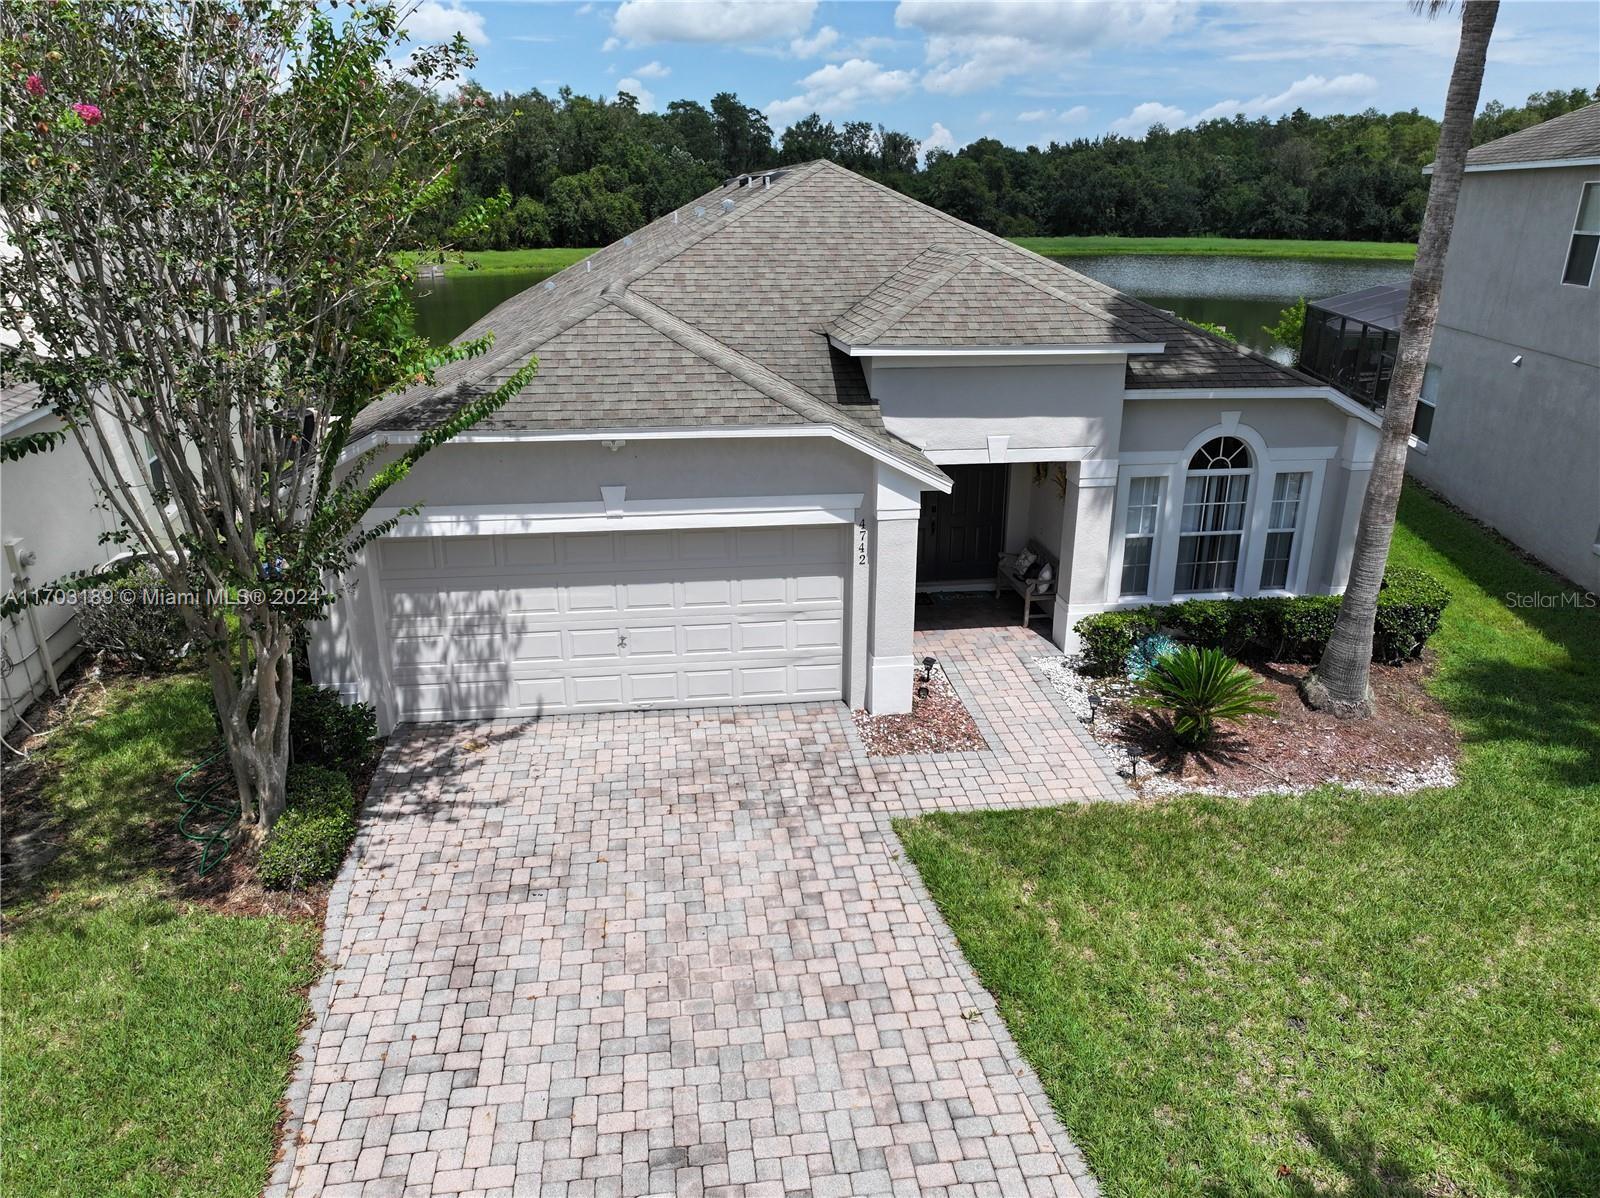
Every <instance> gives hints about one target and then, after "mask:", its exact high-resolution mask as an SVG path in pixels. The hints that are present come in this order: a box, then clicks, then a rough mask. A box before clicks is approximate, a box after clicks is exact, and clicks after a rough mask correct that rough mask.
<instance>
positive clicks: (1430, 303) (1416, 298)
mask: <svg viewBox="0 0 1600 1198" xmlns="http://www.w3.org/2000/svg"><path fill="white" fill-rule="evenodd" d="M1416 7H1419V8H1423V9H1425V10H1426V12H1427V14H1428V15H1429V16H1430V17H1431V16H1435V15H1437V14H1438V13H1439V12H1440V11H1441V10H1444V9H1448V8H1449V7H1451V6H1450V5H1448V4H1446V3H1443V2H1442V0H1427V2H1425V3H1422V4H1419V5H1417V6H1416ZM1499 8H1500V5H1499V4H1498V2H1497V0H1467V3H1466V4H1464V5H1463V6H1462V12H1461V42H1460V45H1459V47H1458V48H1457V50H1456V61H1455V67H1454V68H1453V70H1452V71H1451V74H1450V85H1449V88H1448V90H1447V91H1446V93H1445V101H1444V120H1443V121H1442V122H1441V124H1440V127H1439V151H1438V154H1437V155H1436V156H1435V158H1434V165H1433V178H1432V179H1431V180H1430V181H1429V185H1428V206H1427V209H1426V210H1425V211H1424V213H1423V217H1422V234H1421V236H1420V237H1419V239H1418V241H1417V262H1416V266H1415V268H1414V269H1413V270H1412V272H1411V287H1410V290H1409V291H1408V292H1407V293H1406V307H1405V313H1404V315H1403V316H1402V317H1401V321H1400V351H1399V355H1398V357H1397V360H1396V361H1395V366H1394V376H1393V379H1392V381H1391V382H1390V384H1389V399H1388V402H1387V404H1386V405H1385V407H1384V412H1383V428H1382V430H1381V432H1380V433H1379V435H1378V448H1377V450H1376V452H1375V453H1374V454H1373V461H1372V474H1371V476H1370V478H1369V479H1368V482H1367V491H1366V495H1365V496H1364V497H1363V499H1362V503H1361V521H1360V524H1359V525H1358V526H1357V529H1356V543H1355V549H1354V550H1353V551H1352V553H1351V558H1350V579H1349V582H1348V583H1347V584H1346V586H1345V591H1344V598H1343V599H1342V600H1341V601H1340V603H1339V614H1338V616H1337V618H1336V619H1335V620H1334V624H1333V632H1332V634H1331V635H1330V636H1329V638H1328V644H1327V647H1326V648H1325V649H1324V650H1323V653H1322V660H1321V661H1320V662H1318V664H1317V667H1316V668H1315V669H1314V670H1312V671H1311V673H1310V674H1308V675H1307V676H1306V678H1305V680H1304V681H1303V682H1302V684H1301V688H1300V689H1301V693H1302V694H1303V695H1304V697H1305V700H1306V702H1307V703H1309V704H1310V705H1311V706H1312V707H1316V708H1320V709H1323V710H1327V711H1331V712H1333V713H1334V714H1336V715H1339V716H1345V717H1350V718H1362V717H1367V716H1370V715H1372V714H1373V711H1374V705H1373V700H1372V686H1371V680H1370V675H1371V671H1372V638H1373V633H1374V629H1375V627H1376V624H1377V618H1378V591H1379V589H1380V588H1381V587H1382V586H1383V570H1384V565H1385V563H1386V562H1387V561H1388V560H1389V543H1390V541H1392V540H1393V539H1394V522H1395V516H1396V514H1397V513H1398V511H1399V509H1400V488H1401V485H1402V484H1403V483H1404V482H1405V473H1406V449H1407V445H1408V443H1409V438H1410V435H1411V425H1412V422H1413V421H1414V420H1415V419H1416V414H1417V397H1418V396H1419V395H1420V394H1421V393H1422V374H1423V370H1424V369H1425V368H1426V366H1427V363H1428V350H1429V349H1430V347H1431V346H1432V345H1433V326H1434V323H1435V322H1436V321H1437V320H1438V316H1439V291H1440V288H1441V287H1442V286H1443V283H1444V260H1445V254H1446V253H1447V252H1448V251H1449V249H1450V234H1451V232H1452V231H1453V230H1454V229H1455V224H1456V201H1457V200H1458V199H1459V198H1460V196H1461V177H1462V174H1463V172H1464V171H1465V170H1466V165H1467V151H1468V150H1469V149H1471V148H1472V121H1473V113H1474V112H1476V111H1477V108H1478V93H1479V91H1480V90H1481V89H1482V86H1483V66H1484V61H1485V59H1486V58H1487V57H1488V54H1489V37H1490V35H1491V34H1492V33H1493V32H1494V21H1495V16H1496V15H1497V14H1498V12H1499Z"/></svg>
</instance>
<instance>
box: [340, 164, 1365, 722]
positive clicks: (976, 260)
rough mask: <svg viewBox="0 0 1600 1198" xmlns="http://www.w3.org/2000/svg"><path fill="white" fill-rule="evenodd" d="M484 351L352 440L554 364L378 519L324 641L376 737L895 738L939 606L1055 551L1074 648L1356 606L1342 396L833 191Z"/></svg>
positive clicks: (557, 312)
mask: <svg viewBox="0 0 1600 1198" xmlns="http://www.w3.org/2000/svg"><path fill="white" fill-rule="evenodd" d="M486 330H493V331H494V333H495V335H496V339H495V343H494V347H493V349H492V350H491V351H490V352H489V353H488V354H486V355H484V356H483V357H480V358H477V359H474V360H471V361H468V362H462V363H457V364H454V365H452V366H450V367H448V368H446V369H445V370H443V371H441V373H440V376H439V381H438V383H437V385H432V386H427V387H420V388H415V389H412V390H411V391H409V392H406V393H404V394H402V395H398V396H394V397H391V398H389V399H386V400H384V401H382V402H379V403H377V404H375V405H373V406H371V407H369V408H367V409H366V410H365V411H363V412H362V413H361V414H360V416H359V417H358V418H357V419H356V422H355V426H354V429H353V435H352V437H351V448H350V452H351V453H352V454H353V453H356V452H360V451H362V450H364V449H366V448H369V447H373V446H383V445H385V444H387V445H389V446H391V447H393V446H399V445H402V444H405V443H407V442H409V441H414V440H415V439H416V438H417V436H418V435H419V433H420V432H421V430H423V429H426V428H428V427H430V426H432V425H434V424H436V423H437V422H438V421H440V420H441V419H443V418H445V417H447V416H448V415H450V414H451V413H452V412H454V411H455V410H456V409H457V408H458V407H459V406H460V405H461V404H462V403H463V402H464V401H465V400H467V399H468V398H469V397H472V396H475V395H481V394H484V393H485V392H486V391H488V390H490V389H492V388H493V386H494V385H495V382H496V380H498V379H502V378H505V377H506V376H507V375H508V374H509V373H510V372H511V371H512V370H514V369H515V368H516V367H517V366H518V365H520V364H521V363H522V362H524V361H525V360H526V359H527V358H528V356H529V355H535V354H536V355H537V356H538V358H539V363H540V365H539V374H538V377H537V378H536V379H535V381H534V382H533V383H532V384H530V385H529V386H528V387H527V388H526V389H525V390H524V391H523V392H522V393H521V394H519V395H518V396H517V397H516V398H514V399H513V400H512V401H511V402H510V403H508V404H507V405H506V406H505V407H504V408H502V409H501V410H500V411H498V412H497V413H495V414H494V415H493V416H491V417H489V418H488V419H487V420H485V421H483V422H482V423H481V424H479V425H477V426H476V427H475V428H473V429H472V430H471V431H469V432H468V433H466V434H465V435H463V436H461V437H459V438H457V439H456V440H455V441H452V442H450V443H449V444H446V445H444V446H442V447H440V448H438V449H435V450H434V451H433V452H432V453H430V454H429V455H428V456H427V457H425V458H424V459H423V460H422V461H421V462H420V463H419V464H418V465H417V466H416V467H415V468H414V469H413V470H412V472H411V474H410V476H409V477H408V478H407V479H406V480H405V481H404V482H402V483H401V484H399V485H398V486H396V487H395V488H394V489H393V490H392V491H391V492H390V493H389V494H388V495H387V496H386V497H385V499H386V503H387V506H386V507H385V508H384V509H383V510H381V511H376V512H374V513H373V517H374V518H375V519H382V518H385V517H387V516H398V517H399V523H398V525H397V527H396V528H395V529H394V530H393V532H392V534H391V535H389V536H386V537H384V538H382V539H380V540H378V541H376V542H374V543H373V544H372V545H371V546H370V547H369V548H368V550H367V551H366V553H365V560H364V562H363V563H362V565H361V566H360V567H359V568H358V569H356V570H355V571H354V572H353V575H352V578H351V579H350V581H351V582H352V583H353V584H354V588H353V592H352V593H351V594H348V595H347V596H346V598H345V599H344V600H343V601H342V602H341V603H339V604H338V605H336V607H335V609H334V611H333V614H332V616H331V617H330V619H329V620H328V621H327V622H326V623H324V624H323V625H321V626H319V629H318V631H317V632H316V634H315V635H314V637H313V643H312V653H311V659H312V667H313V670H314V672H315V674H316V676H317V678H318V679H319V680H320V681H322V682H325V683H329V684H334V685H337V686H339V687H340V688H342V689H343V691H344V692H345V693H346V694H347V695H349V696H353V697H354V696H359V697H360V698H363V699H366V700H369V701H371V702H373V703H375V704H376V705H377V707H378V710H379V714H380V720H381V722H382V724H383V725H384V726H385V727H386V728H387V727H391V726H393V725H394V724H395V723H397V722H399V721H402V720H437V719H449V718H457V717H526V716H531V715H535V714H538V713H540V712H553V711H606V710H618V709H634V708H654V707H680V706H697V705H726V704H747V703H767V702H785V701H795V700H810V699H817V700H820V699H841V698H842V699H844V700H845V701H846V702H848V703H850V704H851V705H853V706H858V707H860V706H865V707H867V708H868V709H870V710H873V711H877V712H894V711H904V710H907V709H908V708H909V706H910V702H911V692H912V677H913V657H912V652H913V648H912V627H913V617H914V609H915V606H916V601H917V591H918V589H919V588H923V589H948V588H961V587H971V588H980V587H981V588H988V587H990V586H992V585H993V580H994V577H995V569H996V564H997V557H998V555H999V554H1000V553H1001V552H1002V551H1015V550H1018V549H1021V548H1023V547H1024V546H1025V545H1026V544H1027V543H1028V542H1030V541H1032V542H1034V543H1036V544H1037V545H1039V546H1040V547H1042V548H1043V549H1044V550H1045V551H1046V552H1047V553H1048V554H1049V555H1052V556H1053V557H1055V558H1056V559H1057V560H1058V562H1059V569H1060V580H1061V581H1060V586H1059V588H1058V594H1057V596H1056V597H1055V600H1054V607H1053V612H1052V613H1051V619H1052V624H1051V632H1052V635H1053V637H1054V639H1055V640H1056V642H1057V643H1058V644H1064V643H1066V642H1067V641H1068V640H1069V637H1070V635H1071V627H1072V624H1073V622H1074V621H1076V620H1077V619H1079V618H1080V617H1081V616H1083V615H1085V614H1087V613H1089V612H1095V611H1101V610H1104V609H1107V608H1112V607H1117V606H1123V605H1136V604H1140V603H1146V602H1151V601H1164V600H1168V599H1171V598H1174V597H1181V596H1186V595H1221V596H1243V595H1256V594H1263V593H1267V594H1276V593H1302V592H1304V593H1319V594H1320V593H1331V592H1337V591H1339V590H1340V589H1341V588H1342V586H1343V584H1344V581H1345V574H1346V570H1347V566H1348V561H1349V554H1350V548H1351V544H1352V540H1353V536H1354V530H1355V524H1356V519H1357V516H1358V513H1359V510H1360V505H1361V499H1362V495H1363V493H1364V489H1365V486H1366V481H1367V477H1368V473H1369V470H1370V467H1371V463H1372V453H1373V449H1374V447H1375V445H1376V442H1377V426H1378V420H1377V417H1376V416H1374V414H1373V413H1372V412H1371V411H1370V410H1369V409H1368V408H1366V407H1364V406H1362V405H1359V404H1356V403H1353V402H1352V401H1350V400H1349V399H1347V398H1346V397H1344V396H1342V395H1340V394H1339V393H1338V392H1337V391H1336V390H1334V389H1333V388H1331V387H1328V386H1326V385H1324V384H1322V383H1318V382H1316V381H1315V380H1312V379H1309V378H1307V377H1306V376H1303V375H1300V374H1297V373H1295V372H1293V371H1290V370H1287V369H1285V368H1283V367H1281V366H1278V365H1275V364H1274V363H1272V362H1271V361H1269V360H1267V359H1265V358H1263V357H1261V356H1259V355H1256V354H1253V353H1249V352H1247V351H1245V350H1242V349H1240V348H1238V347H1236V346H1233V345H1231V344H1229V343H1227V342H1225V341H1222V340H1220V339H1218V338H1215V337H1213V336H1211V335H1209V334H1207V333H1204V332H1201V331H1199V330H1197V329H1195V328H1194V327H1192V326H1190V325H1187V324H1184V323H1183V322H1181V321H1179V320H1176V319H1174V318H1173V317H1172V316H1171V315H1169V314H1167V313H1164V312H1161V311H1158V310H1156V309H1154V308H1151V307H1149V306H1147V305H1145V304H1142V303H1139V302H1137V301H1135V300H1133V299H1130V298H1129V297H1127V296H1125V295H1122V294H1120V293H1118V292H1116V291H1113V290H1112V289H1111V288H1109V287H1105V286H1103V285H1101V284H1099V283H1096V282H1094V281H1093V280H1090V279H1088V278H1085V277H1084V276H1082V275H1080V274H1077V273H1076V272H1074V271H1071V270H1068V269H1066V268H1064V267H1062V266H1060V265H1058V264H1056V263H1053V262H1050V261H1048V260H1047V259H1044V258H1041V257H1039V256H1038V255H1036V254H1033V253H1030V252H1028V251H1026V250H1023V249H1020V248H1018V247H1017V246H1014V245H1012V244H1010V243H1009V242H1006V241H1004V240H1002V239H1000V238H998V237H995V236H992V235H990V234H988V233H985V232H983V231H981V230H979V229H976V228H974V227H972V226H970V225H967V224H964V223H963V222H961V221H959V220H956V219H954V218H953V217H950V216H947V215H945V214H943V213H941V212H938V211H936V210H934V209H932V208H928V207H926V206H924V205H922V204H918V203H916V202H915V201H913V200H910V199H908V198H906V197H905V196H902V195H900V194H898V193H896V192H894V191H891V190H889V189H887V188H884V187H881V186H879V185H877V184H875V183H872V182H870V181H868V180H866V179H863V178H861V177H859V176H857V175H855V174H852V173H851V172H849V171H846V170H844V169H842V168H840V167H838V166H835V165H833V164H831V163H827V162H814V163H809V164H806V165H803V166H797V167H794V168H792V169H787V170H776V171H771V172H768V173H765V174H756V175H749V176H743V177H740V178H738V179H735V180H730V181H729V182H728V183H727V184H726V185H724V186H723V187H722V188H720V189H718V190H716V191H714V192H712V193H711V194H709V195H707V196H706V197H704V198H702V199H701V200H699V201H697V202H695V203H693V204H690V205H688V206H686V207H684V208H682V209H680V210H678V211H677V212H674V213H671V214H669V215H668V216H666V217H664V218H662V219H660V220H658V221H656V222H654V223H653V224H651V225H650V226H648V227H647V228H644V229H642V230H640V231H639V232H638V233H636V234H634V235H633V236H631V237H626V238H624V239H623V240H622V241H621V242H618V243H616V244H614V245H611V246H608V247H607V248H605V249H603V250H601V251H599V252H598V253H596V254H594V255H593V256H591V257H590V258H588V259H587V260H586V261H584V262H582V263H580V264H578V265H576V266H572V267H570V268H568V269H567V270H565V271H562V272H561V273H560V274H558V275H556V276H554V277H553V278H551V279H549V280H548V281H547V282H545V283H543V284H540V285H538V286H536V287H534V288H532V289H530V290H528V291H526V292H524V293H523V294H521V295H519V296H516V297H515V298H513V299H511V300H508V301H507V302H506V303H504V304H502V305H501V306H500V307H499V308H497V309H495V310H494V311H493V312H492V313H490V314H489V315H488V316H487V317H485V318H484V319H483V320H482V321H480V322H479V323H478V324H477V325H475V326H474V328H473V329H472V330H469V332H468V333H467V334H466V335H467V336H473V335H477V334H479V333H482V332H484V331H486ZM395 452H398V450H397V449H394V448H390V449H387V450H385V451H384V453H386V454H393V453H395ZM414 504H425V506H423V507H422V508H421V509H420V511H418V512H416V513H414V514H402V510H403V509H406V508H408V507H410V506H411V505H414ZM1021 606H1022V605H1021V601H1020V600H1018V601H1017V611H1018V614H1019V618H1020V612H1021Z"/></svg>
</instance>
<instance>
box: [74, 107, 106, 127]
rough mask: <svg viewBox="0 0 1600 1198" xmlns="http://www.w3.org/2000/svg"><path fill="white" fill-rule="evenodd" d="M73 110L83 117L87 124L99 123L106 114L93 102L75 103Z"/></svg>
mask: <svg viewBox="0 0 1600 1198" xmlns="http://www.w3.org/2000/svg"><path fill="white" fill-rule="evenodd" d="M72 111H73V112H75V113H77V114H78V115H79V116H80V117H82V118H83V123H84V124H85V125H98V124H99V123H100V121H101V120H102V118H103V117H104V115H105V114H104V113H102V112H101V111H100V109H99V108H98V107H97V106H95V105H93V104H74V105H73V106H72Z"/></svg>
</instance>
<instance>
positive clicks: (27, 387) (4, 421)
mask: <svg viewBox="0 0 1600 1198" xmlns="http://www.w3.org/2000/svg"><path fill="white" fill-rule="evenodd" d="M38 406H39V385H38V384H37V383H24V382H16V383H6V384H4V385H3V386H0V428H4V427H5V426H6V425H8V424H10V423H11V422H12V421H13V420H17V419H19V418H21V417H23V416H26V415H27V414H28V413H29V412H31V411H33V409H34V408H36V407H38Z"/></svg>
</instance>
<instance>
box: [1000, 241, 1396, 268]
mask: <svg viewBox="0 0 1600 1198" xmlns="http://www.w3.org/2000/svg"><path fill="white" fill-rule="evenodd" d="M1012 240H1013V241H1015V242H1016V243H1017V244H1018V245H1020V246H1023V247H1025V248H1027V249H1030V250H1033V251H1034V252H1035V253H1038V254H1045V255H1048V256H1049V257H1052V258H1071V257H1082V256H1085V255H1089V254H1185V255H1205V256H1210V257H1241V258H1325V259H1332V260H1347V259H1366V260H1374V259H1375V260H1380V261H1387V262H1410V261H1412V260H1413V259H1415V258H1416V256H1417V247H1416V245H1415V244H1413V243H1411V242H1400V241H1302V240H1289V239H1283V240H1279V239H1275V238H1267V237H1014V238H1012Z"/></svg>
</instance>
